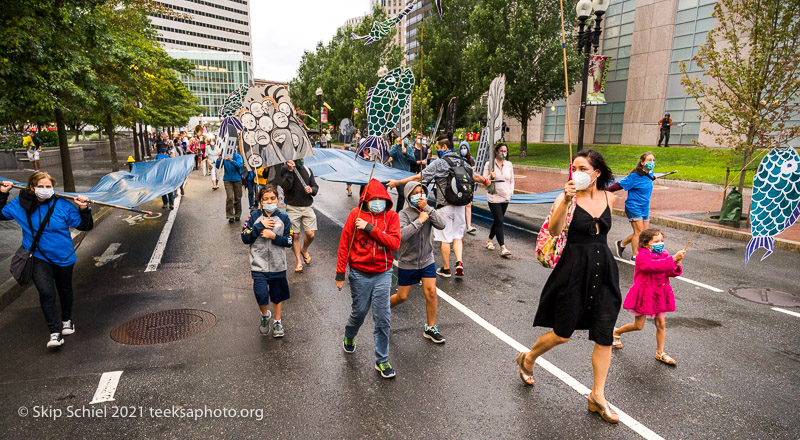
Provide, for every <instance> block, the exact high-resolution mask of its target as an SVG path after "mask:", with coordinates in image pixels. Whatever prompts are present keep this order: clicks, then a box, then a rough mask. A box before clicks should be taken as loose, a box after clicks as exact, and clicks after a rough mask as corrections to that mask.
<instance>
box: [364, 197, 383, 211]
mask: <svg viewBox="0 0 800 440" xmlns="http://www.w3.org/2000/svg"><path fill="white" fill-rule="evenodd" d="M368 204H369V210H370V211H372V212H374V213H376V214H377V213H379V212H383V211H384V210H385V209H386V200H384V199H375V200H370V201H369V203H368Z"/></svg>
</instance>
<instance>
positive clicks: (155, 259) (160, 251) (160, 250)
mask: <svg viewBox="0 0 800 440" xmlns="http://www.w3.org/2000/svg"><path fill="white" fill-rule="evenodd" d="M180 207H181V196H180V194H179V195H178V196H176V197H175V209H173V210H172V211H170V213H169V217H167V222H166V223H164V229H162V230H161V236H159V237H158V243H156V248H155V249H153V256H152V257H150V262H149V263H147V268H146V269H145V270H144V271H145V272H155V271H156V270H157V269H158V265H159V264H161V257H163V256H164V248H166V247H167V241H168V240H169V233H170V232H171V231H172V225H173V224H174V223H175V217H176V216H177V215H178V208H180Z"/></svg>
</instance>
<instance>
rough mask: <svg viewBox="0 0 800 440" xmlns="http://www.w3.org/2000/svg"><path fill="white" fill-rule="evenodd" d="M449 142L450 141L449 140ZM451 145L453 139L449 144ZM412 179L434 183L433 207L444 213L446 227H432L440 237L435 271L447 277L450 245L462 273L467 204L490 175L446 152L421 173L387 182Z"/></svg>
mask: <svg viewBox="0 0 800 440" xmlns="http://www.w3.org/2000/svg"><path fill="white" fill-rule="evenodd" d="M448 142H450V141H448ZM449 147H450V149H452V142H451V143H450V145H449ZM412 181H416V182H419V181H422V182H423V183H426V184H427V183H429V182H431V181H433V182H434V183H435V187H436V211H437V212H439V215H440V216H442V217H444V222H445V227H444V229H442V230H438V229H436V230H434V231H433V237H434V240H437V241H441V242H442V245H441V251H442V267H441V268H439V270H437V271H436V274H437V275H439V276H442V277H445V278H450V275H451V273H450V247H451V245H452V248H453V253H455V255H456V276H458V277H461V276H464V264H463V262H462V259H461V258H462V251H463V243H462V241H461V239H462V238H463V237H464V229H465V228H466V226H467V218H466V206H467V205H468V204H469V203H470V202H472V196H473V190H474V188H475V185H474V183H481V184H483V185H489V182H490V181H489V179H485V178H484V177H483V176H481V175H480V174H477V173H475V172H474V171H473V170H472V167H471V166H470V165H469V163H468V162H467V161H466V160H465V159H464V158H463V157H461V156H459V155H458V154H457V153H455V152H453V153H448V154H446V155H444V156H443V157H442V158H441V159H437V160H434V161H433V162H431V163H430V165H428V166H427V167H426V168H425V169H424V170H422V174H418V175H416V176H410V177H407V178H405V179H403V180H390V181H389V182H387V186H389V187H390V188H395V187H398V186H400V185H405V184H406V183H408V182H412Z"/></svg>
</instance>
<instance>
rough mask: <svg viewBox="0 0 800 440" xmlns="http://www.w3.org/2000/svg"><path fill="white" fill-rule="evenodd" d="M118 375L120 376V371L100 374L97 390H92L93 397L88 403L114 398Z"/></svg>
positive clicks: (110, 400)
mask: <svg viewBox="0 0 800 440" xmlns="http://www.w3.org/2000/svg"><path fill="white" fill-rule="evenodd" d="M120 376H122V371H109V372H106V373H103V375H102V376H100V383H99V384H98V385H97V391H95V392H94V397H93V398H92V401H91V402H89V404H90V405H91V404H94V403H102V402H112V401H113V400H114V393H115V392H117V385H119V378H120Z"/></svg>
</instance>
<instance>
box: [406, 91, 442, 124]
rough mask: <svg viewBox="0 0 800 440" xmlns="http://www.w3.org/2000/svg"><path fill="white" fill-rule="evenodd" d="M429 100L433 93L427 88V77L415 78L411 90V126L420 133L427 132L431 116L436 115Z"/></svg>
mask: <svg viewBox="0 0 800 440" xmlns="http://www.w3.org/2000/svg"><path fill="white" fill-rule="evenodd" d="M431 100H433V93H431V91H430V90H429V89H428V78H422V81H420V80H417V82H416V84H415V85H414V90H413V91H412V92H411V126H412V127H415V128H416V129H418V130H419V132H420V133H427V132H428V126H429V125H432V124H433V118H435V117H436V116H437V115H438V114H434V111H433V109H432V108H431Z"/></svg>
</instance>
